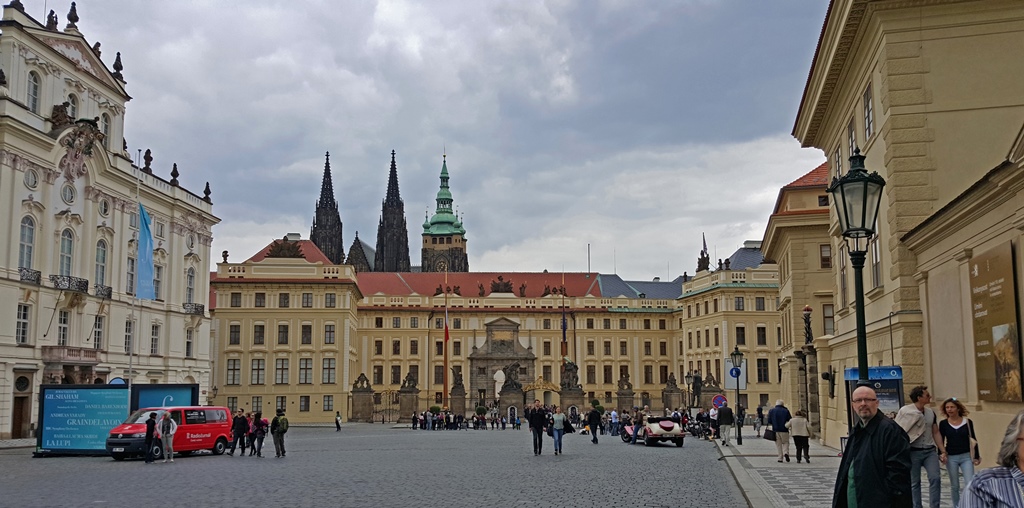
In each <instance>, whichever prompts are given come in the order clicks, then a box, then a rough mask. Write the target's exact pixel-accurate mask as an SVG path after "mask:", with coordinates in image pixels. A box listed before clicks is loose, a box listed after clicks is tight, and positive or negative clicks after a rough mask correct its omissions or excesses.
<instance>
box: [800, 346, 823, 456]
mask: <svg viewBox="0 0 1024 508" xmlns="http://www.w3.org/2000/svg"><path fill="white" fill-rule="evenodd" d="M803 350H804V359H805V360H807V369H806V376H807V385H806V386H807V422H808V426H809V427H810V431H811V436H812V437H813V436H816V435H819V434H818V432H819V431H820V430H821V409H820V406H819V402H818V351H817V350H815V349H814V345H812V344H806V345H804V347H803Z"/></svg>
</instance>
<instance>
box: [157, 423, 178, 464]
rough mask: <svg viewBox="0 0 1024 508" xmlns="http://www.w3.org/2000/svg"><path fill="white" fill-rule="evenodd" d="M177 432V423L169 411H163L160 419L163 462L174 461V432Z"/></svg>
mask: <svg viewBox="0 0 1024 508" xmlns="http://www.w3.org/2000/svg"><path fill="white" fill-rule="evenodd" d="M175 432H178V423H177V422H175V421H174V420H173V419H172V418H171V412H170V411H165V412H164V417H163V419H161V420H160V442H161V443H162V444H163V447H164V462H167V460H168V459H170V461H171V462H174V433H175Z"/></svg>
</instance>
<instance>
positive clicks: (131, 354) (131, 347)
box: [128, 148, 142, 413]
mask: <svg viewBox="0 0 1024 508" xmlns="http://www.w3.org/2000/svg"><path fill="white" fill-rule="evenodd" d="M140 160H142V149H141V148H139V150H138V156H137V157H136V158H135V164H133V166H134V167H135V168H134V169H135V212H134V213H135V214H136V216H138V218H137V219H136V221H135V225H136V228H138V226H139V221H140V220H142V217H141V216H139V215H138V213H139V203H140V200H139V189H140V188H141V187H142V180H141V176H142V175H141V174H140V173H142V170H141V169H139V161H140ZM129 217H130V216H129ZM129 226H131V224H129ZM132 236H133V237H134V238H135V287H133V288H132V336H131V339H130V340H129V343H128V412H129V413H131V405H132V377H133V376H134V374H135V371H134V370H132V368H133V361H132V360H133V359H134V358H135V342H136V340H135V339H136V337H138V335H139V319H138V318H137V317H136V314H135V312H136V311H139V303H138V298H139V236H138V229H136V230H135V232H133V233H132ZM140 313H141V311H140Z"/></svg>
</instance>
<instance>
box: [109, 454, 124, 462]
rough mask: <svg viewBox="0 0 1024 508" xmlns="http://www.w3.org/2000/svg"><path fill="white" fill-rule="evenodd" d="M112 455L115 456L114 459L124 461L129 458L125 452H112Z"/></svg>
mask: <svg viewBox="0 0 1024 508" xmlns="http://www.w3.org/2000/svg"><path fill="white" fill-rule="evenodd" d="M110 456H111V457H114V460H117V461H122V460H124V459H126V458H128V456H127V455H125V454H123V453H112V454H111V455H110Z"/></svg>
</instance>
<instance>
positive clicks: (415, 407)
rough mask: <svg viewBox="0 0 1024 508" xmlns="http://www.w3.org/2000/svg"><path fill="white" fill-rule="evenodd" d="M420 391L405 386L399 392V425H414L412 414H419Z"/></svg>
mask: <svg viewBox="0 0 1024 508" xmlns="http://www.w3.org/2000/svg"><path fill="white" fill-rule="evenodd" d="M419 400H420V389H419V388H416V387H415V386H411V387H410V386H404V387H402V388H401V389H400V390H398V423H412V414H413V413H414V412H419Z"/></svg>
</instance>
